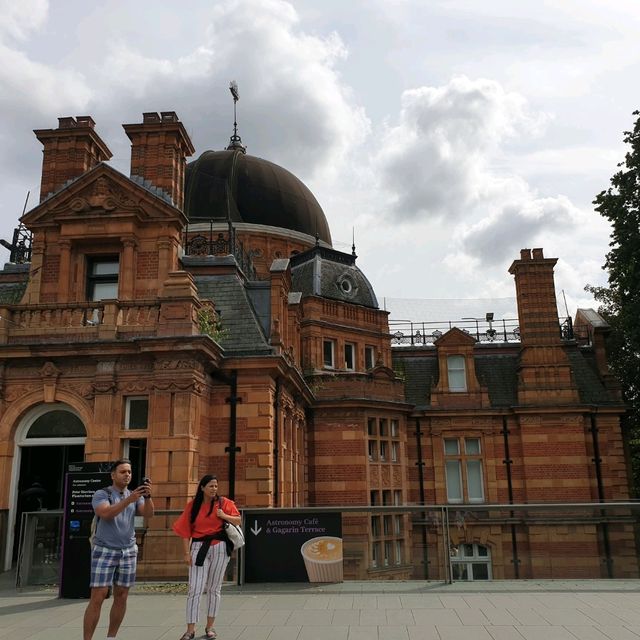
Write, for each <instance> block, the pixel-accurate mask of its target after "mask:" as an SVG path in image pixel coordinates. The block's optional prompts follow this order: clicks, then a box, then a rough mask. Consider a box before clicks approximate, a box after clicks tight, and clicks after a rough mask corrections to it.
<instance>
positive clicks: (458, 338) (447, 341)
mask: <svg viewBox="0 0 640 640" xmlns="http://www.w3.org/2000/svg"><path fill="white" fill-rule="evenodd" d="M475 343H476V339H475V338H474V337H473V336H472V335H471V334H469V333H467V332H466V331H463V330H462V329H458V327H453V328H451V329H449V331H447V332H446V333H444V334H443V335H441V336H440V337H439V338H438V339H437V340H436V341H435V342H434V344H435V345H436V346H437V347H448V346H452V347H453V346H465V347H467V346H470V347H472V346H473V345H475Z"/></svg>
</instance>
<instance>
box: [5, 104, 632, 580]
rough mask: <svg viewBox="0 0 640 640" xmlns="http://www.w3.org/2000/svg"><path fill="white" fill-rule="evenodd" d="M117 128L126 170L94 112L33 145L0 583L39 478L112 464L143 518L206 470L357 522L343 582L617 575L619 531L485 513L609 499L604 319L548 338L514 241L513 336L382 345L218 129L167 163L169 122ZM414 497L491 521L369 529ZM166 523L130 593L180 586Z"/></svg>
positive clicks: (241, 496)
mask: <svg viewBox="0 0 640 640" xmlns="http://www.w3.org/2000/svg"><path fill="white" fill-rule="evenodd" d="M124 130H125V133H126V135H127V136H128V137H129V139H130V140H131V174H130V176H125V175H123V174H122V173H120V172H118V171H117V170H115V169H114V168H112V167H111V166H110V165H109V163H108V160H109V158H110V157H111V152H110V151H109V149H108V147H107V145H106V144H105V142H104V141H103V140H102V139H101V138H100V136H99V135H98V133H97V132H96V129H95V124H94V121H93V120H92V119H91V118H90V117H88V116H87V117H76V118H60V120H59V126H58V128H56V129H47V130H37V131H36V132H35V133H36V136H37V138H38V140H40V142H41V143H42V144H43V147H44V149H43V168H42V182H41V197H40V203H39V204H38V205H37V206H36V207H35V208H33V209H32V210H31V211H29V212H28V213H26V214H25V215H24V216H23V218H22V220H21V227H20V228H19V230H18V233H17V234H16V235H14V241H13V243H12V259H13V262H12V263H9V264H8V265H6V266H5V268H4V270H3V271H2V272H0V479H1V481H2V482H1V486H2V488H1V489H0V509H1V510H4V516H5V519H4V525H3V527H4V529H3V552H4V562H5V567H7V568H8V567H9V566H10V565H11V562H12V560H13V557H14V554H15V545H14V530H15V529H14V527H15V524H16V522H17V519H18V515H19V512H20V504H19V496H20V495H21V494H22V492H23V491H24V489H25V488H26V487H28V486H29V483H30V482H32V481H33V479H34V476H35V475H36V470H39V473H40V474H45V475H47V476H48V477H49V483H48V486H49V487H50V490H49V495H48V497H47V505H48V507H49V508H52V509H53V508H57V507H59V506H60V505H61V500H62V496H61V484H59V485H58V487H57V489H55V487H54V486H53V484H54V483H52V480H51V479H52V478H53V477H56V478H58V477H62V473H63V470H64V469H65V468H66V465H67V464H68V463H69V462H74V461H80V460H87V461H91V460H95V461H102V460H109V459H114V458H116V457H119V456H121V455H123V454H124V455H128V456H129V457H131V458H132V460H133V462H134V470H135V472H136V473H137V476H138V477H140V476H142V475H143V473H144V474H145V475H149V476H151V477H152V478H153V481H154V487H155V495H156V505H157V508H159V509H181V508H182V507H183V506H184V504H185V501H186V500H187V498H188V496H190V495H192V494H193V492H194V490H195V486H196V483H197V480H198V478H199V477H200V476H201V475H202V474H203V473H205V472H209V471H215V472H216V473H217V474H218V476H219V477H220V478H221V480H222V485H223V488H224V490H225V492H227V493H228V494H230V495H232V496H234V497H235V500H236V501H237V503H238V504H239V505H240V506H241V507H292V506H343V505H349V506H355V505H362V506H363V508H364V509H363V512H362V514H359V515H357V514H350V515H349V514H347V515H345V517H344V534H345V575H346V576H347V577H357V578H366V577H374V578H409V577H425V575H427V576H428V577H432V578H442V577H444V576H443V575H442V569H441V568H439V565H438V563H436V562H433V561H431V569H429V568H428V567H427V566H426V564H425V562H428V561H425V560H424V559H423V555H424V552H425V549H427V548H428V549H430V550H434V549H435V550H437V552H438V553H444V554H445V556H446V555H447V553H452V554H453V556H454V561H455V563H456V567H457V568H456V569H455V571H456V572H457V573H456V576H457V577H459V578H465V577H470V576H469V575H468V569H467V568H465V567H466V566H467V564H468V563H467V560H469V562H472V560H473V559H474V558H475V560H477V561H478V562H477V564H478V567H480V568H478V569H476V572H477V574H476V575H475V578H476V579H482V578H486V577H497V578H498V577H513V576H514V575H518V576H519V577H568V576H583V577H596V576H601V575H607V573H606V571H605V569H604V568H603V562H602V558H603V557H605V556H606V559H607V560H608V564H609V570H610V575H614V576H616V577H626V576H632V575H633V576H636V575H637V564H636V559H635V547H634V543H633V527H632V523H631V522H630V520H628V519H624V518H621V519H620V521H619V522H617V523H616V524H615V525H611V526H608V527H607V528H606V532H605V533H603V528H602V525H601V523H598V522H596V521H593V520H591V519H590V518H586V519H585V518H584V517H581V516H576V517H575V518H573V519H571V518H569V519H567V518H564V519H563V520H562V522H556V521H554V517H555V515H553V514H552V515H544V516H537V517H531V515H530V514H529V515H526V516H525V515H519V516H517V517H515V516H514V514H513V513H512V514H511V516H509V517H503V516H502V515H501V516H499V517H496V516H495V514H494V515H493V516H492V514H491V509H490V508H489V507H490V505H492V504H524V503H551V502H568V503H585V502H593V501H602V500H606V501H624V500H627V499H628V497H629V494H628V488H627V471H626V466H625V457H624V452H623V443H622V438H621V431H620V417H621V415H622V414H623V412H624V406H623V405H622V403H621V401H620V398H619V395H618V393H617V390H616V385H615V383H614V381H613V380H611V377H610V376H609V373H608V370H607V363H606V354H605V349H604V341H605V337H606V333H607V330H608V328H607V326H606V324H605V323H603V322H602V319H601V318H600V317H599V316H598V315H597V314H596V313H595V312H593V311H590V310H581V311H580V312H579V313H578V316H577V317H576V319H575V322H574V325H573V327H571V326H570V325H564V329H563V327H562V326H561V322H560V319H559V317H558V312H557V305H556V298H555V287H554V280H553V269H554V265H555V262H556V261H555V259H551V258H546V257H544V255H543V251H542V249H533V251H531V250H529V249H524V250H523V251H522V252H521V255H520V257H519V258H518V259H517V260H515V261H514V262H513V264H512V265H511V267H510V273H511V274H512V275H513V276H514V279H515V287H516V294H517V302H518V320H517V322H516V323H515V324H514V325H513V326H510V327H508V328H507V326H506V325H503V326H502V328H501V329H500V330H497V329H496V328H499V327H500V325H499V324H496V325H493V324H491V322H489V324H488V325H487V326H484V325H483V326H482V328H481V331H480V328H479V325H478V327H476V328H477V329H478V331H476V332H474V331H472V332H469V331H468V330H464V323H460V324H458V325H457V326H455V323H454V325H452V328H451V329H449V330H447V331H442V332H436V333H435V335H433V336H431V335H430V336H425V335H424V330H423V331H422V332H420V331H418V332H414V330H413V329H411V330H410V331H409V333H407V332H404V333H402V334H400V335H395V334H394V335H391V334H390V331H389V321H388V314H387V312H386V311H383V310H381V309H380V307H379V305H378V302H377V299H376V296H375V292H374V291H373V289H372V287H371V285H370V283H369V281H368V280H367V278H366V277H365V275H364V274H363V273H362V272H361V271H360V269H359V268H358V267H357V266H356V256H355V250H354V251H353V252H352V253H351V254H349V253H343V252H340V251H336V250H335V249H333V248H332V246H331V235H330V230H329V227H328V225H327V221H326V218H325V216H324V213H323V211H322V209H321V207H320V205H319V204H318V202H317V201H316V199H315V198H314V196H313V194H311V192H310V191H309V190H308V189H307V188H306V187H305V186H304V184H302V182H300V180H298V179H297V178H296V177H295V176H293V175H292V174H291V173H289V172H288V171H286V170H285V169H283V168H282V167H279V166H277V165H274V164H273V163H270V162H268V161H266V160H262V159H260V158H255V157H252V156H250V155H247V154H246V153H245V149H244V147H243V146H242V145H241V143H240V141H239V138H236V137H234V139H232V143H231V145H230V146H229V147H228V148H227V149H225V150H223V151H215V152H214V151H205V152H204V153H202V154H201V155H200V156H199V157H198V159H197V160H195V161H194V162H191V163H189V164H187V158H188V157H190V156H191V155H192V154H193V153H194V148H193V145H192V143H191V141H190V139H189V136H188V134H187V133H186V130H185V128H184V126H183V124H182V123H181V122H180V121H179V120H178V117H177V116H176V114H175V113H173V112H163V113H161V114H157V113H145V114H144V115H143V122H142V123H140V124H127V125H124ZM507 266H508V265H505V268H506V267H507ZM421 295H424V296H427V295H428V292H426V291H425V292H421ZM453 320H454V319H453ZM494 327H496V328H494ZM507 329H508V333H509V335H507ZM407 342H408V343H409V344H407ZM392 345H393V346H392ZM594 459H595V460H596V461H594ZM60 482H61V481H60ZM409 504H412V505H416V504H423V505H425V504H426V505H461V508H462V507H463V506H464V505H476V506H477V505H486V506H487V509H486V511H480V512H477V513H476V512H473V514H472V515H473V517H468V516H467V518H466V520H465V521H464V523H463V524H461V525H460V526H458V527H453V528H452V531H453V533H452V535H451V549H444V548H442V545H443V544H445V543H444V542H443V541H444V538H443V537H442V536H441V529H440V527H441V525H442V522H440V521H437V518H435V519H430V518H431V516H428V517H426V519H425V520H424V522H422V523H420V522H416V523H414V524H415V526H412V522H411V521H412V518H413V516H412V515H409V514H401V513H400V514H395V515H394V514H391V513H390V514H389V515H385V514H373V515H371V514H369V513H366V508H367V507H370V506H372V505H374V506H376V505H378V506H379V505H396V506H401V505H409ZM430 513H431V512H430ZM433 513H435V512H433ZM463 513H464V512H463ZM474 514H475V515H474ZM168 520H169V519H168V518H167V517H165V516H159V517H156V518H154V519H153V521H152V522H151V523H149V526H150V535H152V536H154V537H153V541H154V543H153V544H147V547H146V549H145V556H144V561H143V567H142V569H143V571H144V575H145V576H147V577H162V576H174V575H179V574H180V573H181V571H182V568H181V565H180V563H179V562H177V559H178V557H179V556H178V551H179V547H178V545H177V542H176V540H175V538H174V537H172V536H170V535H164V534H165V532H166V531H167V530H168V524H169V522H168ZM603 536H604V537H603ZM605 538H606V540H605ZM603 545H604V546H605V547H607V549H606V550H605V551H603ZM516 547H517V549H518V553H517V556H518V558H516V557H515V556H514V550H515V549H516ZM612 549H613V550H614V551H612ZM456 554H457V555H456ZM469 554H471V555H469ZM470 558H471V560H470ZM480 565H482V566H480ZM514 567H518V568H517V569H514ZM472 571H473V570H472Z"/></svg>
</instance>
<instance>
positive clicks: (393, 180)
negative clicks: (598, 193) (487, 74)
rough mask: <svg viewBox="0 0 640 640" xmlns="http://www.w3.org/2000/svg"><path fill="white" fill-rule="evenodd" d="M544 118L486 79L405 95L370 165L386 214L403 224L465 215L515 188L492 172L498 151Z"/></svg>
mask: <svg viewBox="0 0 640 640" xmlns="http://www.w3.org/2000/svg"><path fill="white" fill-rule="evenodd" d="M545 119H546V118H545V116H544V115H542V114H538V115H532V114H530V113H529V112H528V110H527V106H526V101H525V99H524V98H523V97H522V96H521V95H519V94H516V93H512V92H507V91H505V90H504V89H503V87H502V86H501V85H500V84H499V83H497V82H495V81H493V80H486V79H477V80H471V79H469V78H467V77H465V76H458V77H454V78H453V79H452V80H451V81H450V82H449V83H448V84H447V85H444V86H440V87H419V88H417V89H411V90H408V91H405V92H404V94H403V96H402V109H401V112H400V116H399V123H398V124H397V125H395V126H390V127H388V128H387V130H386V132H385V133H384V135H383V137H382V143H381V145H380V148H379V150H378V152H377V154H376V158H375V161H374V162H375V164H376V165H377V167H378V168H379V171H380V180H381V186H382V187H383V188H384V189H385V190H386V191H387V193H388V194H389V197H390V206H391V210H392V212H393V213H394V214H395V216H396V218H398V219H409V220H411V219H417V218H419V217H423V216H427V217H439V216H445V215H446V216H447V217H449V218H460V217H463V216H466V215H468V213H469V210H470V209H472V208H474V207H477V206H479V205H481V204H483V203H485V202H487V201H488V200H489V199H492V198H494V197H495V196H496V191H497V192H501V191H503V190H505V188H507V189H508V188H512V187H513V184H515V182H514V183H513V184H512V185H509V184H505V183H504V180H503V177H502V176H499V175H494V174H493V173H492V170H491V163H492V161H493V160H494V158H495V157H496V155H497V154H498V153H499V151H500V146H501V145H502V144H503V143H504V142H505V140H507V139H508V138H510V137H513V136H516V135H519V134H520V133H521V132H527V133H528V134H529V135H533V134H535V133H536V132H538V131H539V130H540V128H541V126H542V125H543V123H544V121H545Z"/></svg>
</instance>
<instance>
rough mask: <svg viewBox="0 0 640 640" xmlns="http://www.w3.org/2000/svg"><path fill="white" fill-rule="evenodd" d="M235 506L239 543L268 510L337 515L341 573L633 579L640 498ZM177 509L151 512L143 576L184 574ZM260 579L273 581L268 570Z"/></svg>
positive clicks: (240, 573)
mask: <svg viewBox="0 0 640 640" xmlns="http://www.w3.org/2000/svg"><path fill="white" fill-rule="evenodd" d="M241 512H242V517H243V527H244V531H245V536H246V537H247V545H259V544H260V535H264V531H263V530H261V529H260V527H258V526H257V525H256V526H254V519H256V516H258V517H259V516H261V515H265V514H268V515H269V516H270V517H273V518H274V519H278V520H280V519H283V518H287V517H295V518H299V517H301V516H307V517H311V518H312V517H314V516H315V515H317V514H322V513H340V514H341V516H342V541H343V554H344V555H343V563H344V578H345V580H390V579H402V580H432V581H441V582H444V583H450V582H453V581H462V580H513V579H602V578H630V579H636V578H639V577H640V555H639V552H638V548H637V545H636V538H637V533H638V532H639V531H640V529H639V525H640V502H608V503H606V502H603V503H599V502H585V503H549V504H546V503H536V504H484V503H483V504H447V505H416V504H411V505H407V504H405V505H377V506H358V505H356V506H345V505H342V506H330V507H329V506H327V507H297V508H295V507H291V508H286V507H284V508H246V509H241ZM179 514H180V512H179V511H174V510H166V511H157V512H156V516H155V517H154V519H153V521H152V522H151V524H150V527H149V530H148V533H147V536H148V537H147V549H146V553H148V554H149V555H146V558H145V562H144V563H143V564H144V565H146V568H145V569H143V574H144V575H145V576H158V575H159V574H161V573H162V570H163V569H162V567H158V566H157V565H158V563H159V564H160V565H166V564H167V562H171V558H172V554H175V565H174V566H175V567H176V570H177V571H178V572H179V574H178V575H172V576H171V577H172V578H174V579H175V578H181V577H182V578H184V577H186V569H184V567H182V566H181V565H180V560H181V549H182V547H181V546H180V541H179V539H178V538H177V537H176V536H175V534H173V532H172V531H171V530H170V525H171V523H172V522H173V521H174V520H175V519H176V518H177V517H178V515H179ZM159 525H160V526H159ZM154 548H156V549H157V550H158V552H157V553H156V552H154V551H153V549H154ZM285 549H286V553H289V552H290V553H291V554H292V556H291V560H292V561H295V559H296V558H297V557H298V556H299V555H300V550H299V549H298V548H297V546H296V545H295V544H292V545H285ZM286 553H285V555H286ZM244 554H245V551H244V550H241V551H240V552H239V553H234V554H233V557H232V563H231V566H230V575H231V576H232V577H233V579H234V580H235V581H237V583H238V584H242V583H244V576H245V567H244V557H245V555H244ZM253 557H255V549H254V551H253ZM286 560H287V559H286V558H284V557H283V558H281V561H282V562H286ZM153 563H156V567H155V569H154V568H153V567H152V565H153ZM171 571H173V570H170V571H169V573H171ZM182 574H184V576H183V575H182ZM143 579H144V578H143ZM147 579H149V578H147ZM270 581H273V582H279V581H281V580H280V579H279V576H277V575H274V576H273V578H272V580H270Z"/></svg>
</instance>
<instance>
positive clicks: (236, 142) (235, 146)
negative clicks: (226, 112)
mask: <svg viewBox="0 0 640 640" xmlns="http://www.w3.org/2000/svg"><path fill="white" fill-rule="evenodd" d="M229 91H231V95H232V96H233V135H232V136H231V138H230V141H229V146H228V147H227V151H235V150H237V151H242V153H246V152H247V147H246V146H245V145H243V144H242V138H241V137H240V136H239V135H238V121H237V120H238V119H237V117H236V105H237V104H238V100H240V94H239V93H238V83H237V82H236V81H235V80H232V81H231V82H230V83H229Z"/></svg>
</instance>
